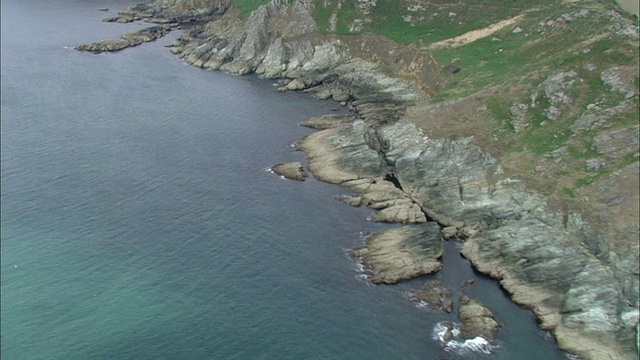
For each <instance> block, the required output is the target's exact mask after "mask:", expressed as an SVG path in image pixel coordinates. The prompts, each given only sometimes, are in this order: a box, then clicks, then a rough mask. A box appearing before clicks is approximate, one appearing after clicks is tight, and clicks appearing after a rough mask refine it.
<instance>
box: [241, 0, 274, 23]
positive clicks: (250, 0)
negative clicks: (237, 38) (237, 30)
mask: <svg viewBox="0 0 640 360" xmlns="http://www.w3.org/2000/svg"><path fill="white" fill-rule="evenodd" d="M268 3H269V0H233V6H235V7H236V8H238V9H240V14H239V15H238V16H239V17H240V18H241V19H246V18H247V17H249V15H250V14H251V12H252V11H253V10H255V9H257V8H259V7H260V6H262V5H266V4H268Z"/></svg>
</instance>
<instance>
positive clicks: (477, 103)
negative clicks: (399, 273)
mask: <svg viewBox="0 0 640 360" xmlns="http://www.w3.org/2000/svg"><path fill="white" fill-rule="evenodd" d="M136 19H147V20H148V21H150V22H155V23H161V24H164V26H165V28H166V29H170V28H175V27H177V26H182V27H184V28H185V29H187V30H186V31H185V33H184V34H183V36H181V38H180V39H178V40H176V41H175V42H174V43H173V44H171V46H172V50H171V51H172V52H173V53H174V54H177V55H179V56H181V57H183V58H184V59H185V60H186V61H187V62H188V63H190V64H193V65H194V66H198V67H202V68H209V69H214V70H222V71H226V72H230V73H235V74H248V73H257V74H260V75H261V76H263V77H266V78H274V79H279V81H280V83H281V88H280V90H282V91H307V92H310V93H313V94H314V95H315V96H316V97H318V98H319V99H329V98H331V99H333V100H334V101H337V102H339V103H341V104H342V105H344V106H346V107H348V108H349V109H350V110H351V111H352V112H353V114H354V118H353V119H340V121H338V120H336V121H335V122H333V123H331V122H329V123H328V124H323V125H322V126H318V127H319V128H322V129H323V130H322V131H319V132H317V133H314V134H313V135H311V136H309V137H307V138H306V139H304V141H302V142H301V144H300V149H301V150H303V151H304V152H305V153H306V154H307V156H308V160H309V163H308V169H309V170H310V171H311V172H312V173H313V174H314V176H316V178H318V179H320V180H323V181H327V182H331V183H337V184H341V185H343V186H346V187H349V188H351V189H353V190H354V191H355V192H356V193H357V194H358V196H356V197H354V198H353V199H351V200H349V201H348V202H349V203H351V204H352V205H367V206H371V207H373V208H375V209H377V210H380V211H379V213H378V215H377V216H376V219H377V220H378V221H388V222H397V223H403V224H409V223H412V224H413V223H423V222H427V221H435V222H437V223H438V224H439V226H440V227H441V229H442V233H443V234H446V236H447V237H448V236H456V237H458V238H459V239H461V240H463V241H464V242H465V245H464V248H463V254H464V255H465V256H466V257H467V258H469V259H470V260H471V261H472V263H473V264H474V266H475V267H476V268H477V269H478V270H479V271H481V272H483V273H486V274H488V275H490V276H492V277H494V278H496V279H498V280H500V281H501V284H502V286H503V287H504V288H505V289H506V290H507V291H508V292H509V293H510V294H511V295H512V297H513V299H514V300H515V301H516V302H518V303H520V304H522V305H523V306H527V307H530V308H532V309H533V311H534V312H535V313H536V315H537V316H538V318H539V319H540V322H541V327H543V328H544V329H547V330H550V331H551V332H552V333H553V334H554V336H555V337H556V339H557V340H558V344H559V346H560V347H561V348H563V349H565V350H567V351H570V352H572V353H576V354H579V355H580V356H582V357H584V358H586V359H602V358H607V357H609V358H611V359H633V358H637V354H638V340H637V337H638V332H639V327H638V316H639V314H640V312H639V308H640V302H639V299H638V296H639V295H638V294H639V289H640V287H639V283H638V276H639V275H640V271H639V269H638V261H639V253H638V251H639V250H638V249H639V239H638V234H639V231H640V227H639V216H640V215H639V210H638V209H639V201H640V200H639V199H640V198H639V190H638V189H639V182H638V171H639V168H638V165H639V156H640V153H639V123H638V122H639V117H640V113H639V110H638V109H639V87H640V74H639V69H638V59H639V46H638V39H639V31H638V17H637V15H633V14H631V13H628V12H626V11H625V10H623V9H622V8H620V6H619V5H618V4H617V3H615V2H612V1H561V0H546V1H545V0H532V1H523V0H509V1H506V0H493V1H489V0H470V1H466V2H459V1H451V0H431V1H417V0H406V1H405V0H372V1H369V0H358V1H356V0H273V1H265V0H257V1H253V0H235V1H233V2H230V1H226V0H223V1H217V0H210V1H207V0H183V1H180V0H162V1H156V2H153V3H150V4H144V5H139V6H137V7H134V8H131V9H128V10H126V11H124V12H121V13H120V14H119V15H118V17H116V18H114V19H110V21H125V22H126V21H134V20H136ZM391 178H392V179H393V180H394V184H395V187H394V186H392V185H389V184H390V183H391V182H390V181H386V182H385V181H379V180H389V179H391ZM381 184H383V185H381ZM416 276H417V275H416Z"/></svg>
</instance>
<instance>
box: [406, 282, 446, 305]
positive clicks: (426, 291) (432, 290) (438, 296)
mask: <svg viewBox="0 0 640 360" xmlns="http://www.w3.org/2000/svg"><path fill="white" fill-rule="evenodd" d="M452 296H453V294H452V293H451V291H449V290H447V289H446V288H445V287H444V285H443V284H442V281H440V280H430V281H426V282H425V283H424V284H422V286H421V287H420V288H419V289H418V290H417V291H416V293H415V299H416V300H417V301H422V302H424V303H425V304H427V305H428V306H429V307H431V308H434V309H441V310H443V311H446V312H451V311H453V302H452V301H451V297H452Z"/></svg>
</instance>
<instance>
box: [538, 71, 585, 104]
mask: <svg viewBox="0 0 640 360" xmlns="http://www.w3.org/2000/svg"><path fill="white" fill-rule="evenodd" d="M576 75H577V74H576V73H575V72H574V71H567V72H563V71H560V72H556V73H554V74H552V75H551V76H549V77H548V78H547V79H546V80H545V81H543V82H542V87H543V90H544V95H545V96H546V97H547V99H549V101H550V102H551V104H568V103H570V102H571V98H570V97H569V96H568V95H567V94H566V90H567V89H568V88H569V87H570V86H571V85H572V84H573V81H574V80H573V78H574V77H575V76H576Z"/></svg>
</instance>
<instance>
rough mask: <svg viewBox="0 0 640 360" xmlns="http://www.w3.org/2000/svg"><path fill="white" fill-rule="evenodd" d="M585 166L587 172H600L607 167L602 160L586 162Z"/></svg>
mask: <svg viewBox="0 0 640 360" xmlns="http://www.w3.org/2000/svg"><path fill="white" fill-rule="evenodd" d="M584 165H585V169H586V170H587V171H598V170H600V169H601V168H602V167H603V166H604V165H605V163H604V162H603V161H602V159H589V160H587V161H585V164H584Z"/></svg>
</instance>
